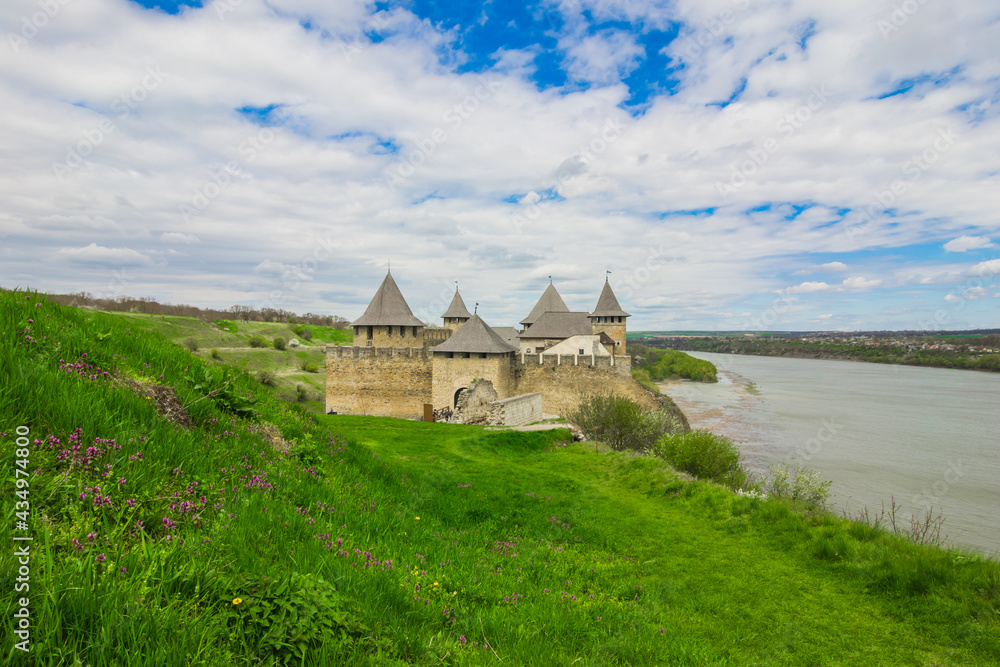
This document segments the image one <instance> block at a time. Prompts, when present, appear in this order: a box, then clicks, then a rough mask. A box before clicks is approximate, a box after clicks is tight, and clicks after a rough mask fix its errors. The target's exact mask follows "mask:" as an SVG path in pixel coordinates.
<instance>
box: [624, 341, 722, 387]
mask: <svg viewBox="0 0 1000 667" xmlns="http://www.w3.org/2000/svg"><path fill="white" fill-rule="evenodd" d="M631 354H632V358H633V360H635V361H633V365H632V367H633V369H634V370H633V371H632V372H633V376H634V375H635V372H636V370H638V371H641V372H646V373H648V374H649V378H650V380H651V381H653V382H655V381H659V380H669V379H676V378H685V379H688V380H698V381H700V382H716V381H717V379H718V378H717V375H718V370H717V369H716V368H715V365H714V364H712V363H711V362H708V361H705V360H703V359H695V358H694V357H692V356H691V355H689V354H685V353H684V352H681V351H680V350H658V349H656V348H652V347H645V346H643V345H638V344H633V345H632V347H631ZM639 381H640V382H641V381H642V380H639Z"/></svg>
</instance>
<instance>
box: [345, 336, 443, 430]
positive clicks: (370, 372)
mask: <svg viewBox="0 0 1000 667" xmlns="http://www.w3.org/2000/svg"><path fill="white" fill-rule="evenodd" d="M395 339H396V340H397V341H398V340H399V337H398V336H396V337H395ZM404 340H408V341H413V338H412V336H407V337H406V339H404ZM431 377H432V376H431V360H430V353H429V352H427V351H426V350H425V349H424V348H422V347H414V348H389V347H338V346H334V345H330V346H327V348H326V411H327V412H329V411H330V410H334V411H336V412H338V413H340V414H355V415H377V416H381V417H401V418H404V419H419V418H420V417H421V416H422V415H423V410H424V403H430V402H431V384H432V382H431Z"/></svg>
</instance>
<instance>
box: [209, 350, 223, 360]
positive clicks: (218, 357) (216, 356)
mask: <svg viewBox="0 0 1000 667" xmlns="http://www.w3.org/2000/svg"><path fill="white" fill-rule="evenodd" d="M211 354H212V358H213V359H215V360H216V361H222V355H221V354H220V353H219V348H217V347H213V348H212V352H211Z"/></svg>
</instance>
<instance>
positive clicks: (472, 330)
mask: <svg viewBox="0 0 1000 667" xmlns="http://www.w3.org/2000/svg"><path fill="white" fill-rule="evenodd" d="M431 351H432V352H471V353H474V354H479V353H483V352H485V353H493V354H502V353H504V352H516V351H517V348H516V347H514V346H513V345H508V344H507V343H506V342H505V341H504V339H503V338H501V337H500V335H499V334H498V333H497V332H496V331H494V330H493V329H491V328H490V327H489V326H488V325H487V324H486V322H483V318H481V317H479V315H473V316H472V318H471V319H470V320H469V321H468V322H466V323H465V324H463V325H462V326H461V328H459V330H458V331H456V332H455V333H453V334H452V335H451V338H449V339H448V340H446V341H445V342H443V343H441V344H440V345H437V346H435V347H432V348H431Z"/></svg>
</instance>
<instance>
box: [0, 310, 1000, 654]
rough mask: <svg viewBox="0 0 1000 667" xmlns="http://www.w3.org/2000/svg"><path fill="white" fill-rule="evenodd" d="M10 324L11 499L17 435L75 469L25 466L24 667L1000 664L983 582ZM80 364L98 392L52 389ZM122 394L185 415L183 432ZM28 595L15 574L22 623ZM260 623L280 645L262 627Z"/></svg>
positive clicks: (0, 417) (4, 398) (101, 324)
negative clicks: (155, 387)
mask: <svg viewBox="0 0 1000 667" xmlns="http://www.w3.org/2000/svg"><path fill="white" fill-rule="evenodd" d="M0 299H2V302H0V340H2V342H0V432H3V433H7V434H8V435H6V436H3V437H2V438H0V439H2V440H3V441H4V444H5V446H4V447H3V449H2V451H3V457H2V462H0V465H2V466H3V469H4V470H5V471H7V472H5V479H10V478H11V476H12V473H11V472H10V471H12V470H13V467H14V465H15V463H14V459H15V455H14V448H13V447H12V446H10V444H9V443H10V441H11V439H12V438H11V434H12V432H13V431H14V427H15V426H17V425H20V424H27V425H29V426H30V427H31V428H32V438H33V439H38V440H41V441H49V439H50V438H51V437H55V438H59V439H60V441H61V442H60V443H58V444H56V445H55V446H53V447H50V446H47V445H46V444H45V443H44V442H43V443H39V444H36V445H34V446H32V447H31V448H30V451H31V454H30V460H31V464H30V469H32V470H37V471H39V472H38V473H36V474H35V475H33V476H32V478H31V486H30V498H31V501H32V506H31V512H32V515H31V517H32V518H31V526H32V533H33V534H34V536H35V538H36V541H35V543H34V544H35V551H34V552H33V556H32V579H31V586H32V588H31V600H32V603H31V604H32V607H31V610H32V614H33V618H34V626H33V628H34V629H33V634H32V640H33V642H34V650H35V654H34V656H35V658H36V663H37V664H53V665H55V664H66V663H69V664H72V662H73V660H74V659H75V658H80V659H81V662H82V663H83V664H94V665H112V664H123V665H124V664H129V665H132V664H151V665H152V664H206V665H216V664H251V663H252V661H253V659H254V658H256V657H259V656H267V655H274V654H281V652H282V651H289V652H290V651H292V650H293V649H294V647H296V646H299V645H301V646H302V647H303V648H304V650H306V655H307V656H308V659H307V661H306V663H307V664H363V663H368V664H392V663H393V662H399V663H402V662H407V663H419V664H442V663H443V664H487V663H490V664H492V663H494V662H496V661H497V658H498V657H499V658H502V659H503V662H505V663H507V664H533V665H555V664H570V663H573V662H576V664H581V665H604V664H641V665H649V664H676V665H710V664H712V665H857V664H866V665H867V664H872V665H950V664H968V665H992V664H997V662H998V661H1000V621H998V611H1000V567H998V565H997V564H996V563H995V562H993V561H987V562H984V561H982V560H981V559H978V558H974V557H969V556H967V555H963V554H960V553H958V552H946V551H940V550H936V549H932V548H926V547H917V546H914V545H909V544H907V543H905V542H902V541H901V540H900V539H898V538H896V537H894V536H890V535H887V534H885V533H881V532H878V531H874V530H871V529H868V528H866V527H863V526H859V525H851V524H847V523H846V522H844V521H843V520H839V519H834V518H832V517H808V516H805V515H803V514H801V513H798V512H795V511H791V510H790V509H789V507H788V506H787V505H785V504H782V503H779V502H774V501H759V500H754V499H749V498H741V497H738V496H734V495H733V494H731V493H729V492H728V491H726V490H724V489H721V488H718V487H715V486H713V485H709V484H704V483H700V482H694V483H689V482H683V481H681V480H679V479H678V477H677V476H676V474H674V473H673V471H672V470H669V469H667V468H666V467H665V466H664V465H662V464H661V463H659V462H657V461H656V460H651V459H645V458H641V457H630V456H623V455H613V454H598V453H595V451H594V449H593V445H569V446H561V445H560V444H559V443H558V442H557V441H558V439H559V433H561V432H548V433H545V432H541V433H526V434H510V433H489V432H486V431H484V430H483V429H482V428H481V427H466V426H452V425H444V424H422V423H419V422H403V421H398V420H391V419H382V418H367V417H345V416H316V417H310V416H306V415H304V414H302V413H301V412H297V411H295V410H292V409H290V408H289V407H288V406H286V405H284V404H281V403H279V402H277V401H275V400H274V399H273V398H272V397H271V396H270V395H269V394H268V393H266V392H264V393H262V392H261V390H260V387H259V385H256V384H255V383H254V382H253V381H252V379H251V378H249V377H246V376H244V377H241V378H237V379H236V380H234V381H232V383H231V384H230V385H228V386H227V387H228V388H227V390H226V391H225V392H223V393H225V394H228V395H236V396H237V397H242V398H243V399H247V397H248V396H250V395H252V396H253V398H254V399H255V400H256V401H257V402H256V410H257V421H256V422H254V421H247V420H244V419H241V418H237V417H234V416H233V415H231V414H230V413H228V412H226V411H225V409H224V406H225V401H224V400H221V399H219V398H218V397H206V396H205V395H204V393H203V392H202V391H201V390H199V389H197V388H196V385H197V384H198V383H199V380H198V378H199V377H201V375H200V374H201V367H202V365H203V363H204V362H203V361H202V360H200V359H199V358H197V357H195V356H194V355H191V354H190V353H188V352H187V351H186V350H182V349H180V348H178V347H176V346H172V345H170V344H168V343H165V342H164V341H163V340H162V339H161V338H159V337H157V336H154V335H142V334H139V333H138V332H137V331H135V328H134V327H129V329H130V331H126V327H127V325H128V322H123V320H122V319H121V318H120V317H110V316H105V315H92V316H88V317H83V316H81V314H80V313H79V312H77V311H74V310H72V309H61V308H57V307H54V306H52V305H49V304H45V303H42V305H40V306H37V307H36V306H35V305H34V304H35V303H38V301H37V300H36V299H35V298H32V297H29V298H25V295H23V294H13V295H4V296H0ZM46 316H48V317H46ZM29 318H31V319H32V320H34V321H33V322H32V323H30V324H29V323H28V322H27V320H28V319H29ZM25 336H28V338H27V339H26V338H25ZM102 336H103V339H102V338H101V337H102ZM32 341H34V342H32ZM84 353H86V354H87V357H86V359H85V360H84V363H90V364H92V365H94V366H100V367H101V368H102V369H103V370H110V371H111V374H110V375H109V376H107V377H105V376H103V375H101V374H99V373H97V372H96V370H94V369H89V370H90V371H91V372H89V373H88V374H87V377H83V376H82V375H80V374H79V373H77V374H74V375H70V374H69V373H67V372H66V370H65V369H64V370H60V369H59V367H60V365H61V364H60V361H59V360H60V359H64V360H67V361H73V362H75V361H77V360H78V359H81V356H82V355H83V354H84ZM102 372H103V371H102ZM91 375H93V376H95V377H94V378H91V377H90V376H91ZM121 378H130V379H131V380H132V381H133V382H143V383H162V384H165V385H170V386H174V387H176V391H177V394H178V396H179V397H180V399H181V401H182V402H183V403H185V404H186V405H187V406H188V410H189V412H190V414H191V417H192V420H193V422H194V428H193V429H191V430H190V431H188V430H185V429H182V428H178V427H175V426H173V425H172V424H170V423H168V422H166V421H164V420H163V419H162V418H160V417H159V416H158V415H157V412H156V410H155V407H154V405H153V401H152V400H150V399H146V398H145V397H144V396H143V395H142V394H141V393H135V392H133V391H132V390H131V389H129V388H127V387H124V386H123V384H122V383H123V381H122V379H121ZM264 423H270V424H273V425H275V426H277V427H278V428H279V429H280V430H281V432H282V434H283V436H284V438H285V439H286V440H288V441H290V442H291V443H292V445H291V451H290V452H289V453H287V454H286V453H283V452H282V451H281V449H280V448H278V449H276V448H275V447H273V446H272V445H271V444H269V442H268V440H267V439H266V438H265V437H264V436H263V435H262V434H261V432H260V429H261V428H262V426H261V425H262V424H264ZM77 428H79V429H81V431H80V435H79V441H80V442H81V443H83V447H84V448H85V447H86V446H87V445H92V446H98V447H100V448H101V450H103V451H101V452H97V454H98V455H97V458H95V459H94V460H93V461H90V462H89V463H86V462H85V461H84V460H83V458H82V457H83V456H84V454H83V453H82V452H83V450H80V452H78V453H76V454H73V453H72V450H71V454H70V459H71V460H73V459H75V460H77V465H75V466H72V467H70V466H69V465H68V463H67V461H66V460H59V452H60V451H61V450H62V449H67V448H68V447H69V444H70V442H71V440H72V437H73V436H72V434H73V432H74V430H75V429H77ZM95 438H101V439H103V441H102V442H96V443H95ZM111 438H114V439H115V442H114V443H109V442H107V439H111ZM116 445H117V446H119V447H120V449H116V448H115V446H116ZM140 451H141V452H142V454H143V455H142V457H141V458H139V457H138V452H140ZM320 457H321V458H320ZM107 466H110V468H108V467H107ZM105 473H108V476H107V477H104V476H103V475H104V474H105ZM118 480H124V481H122V482H120V483H119V481H118ZM194 482H197V483H198V484H194ZM97 485H99V486H101V487H102V490H101V491H99V492H98V491H94V490H93V489H94V486H97ZM10 486H11V485H10V484H8V485H5V488H6V490H7V494H6V496H7V498H12V493H13V492H12V490H11V488H10ZM81 493H84V494H86V497H84V498H82V499H81V498H80V494H81ZM95 495H98V496H104V495H107V496H108V497H109V501H108V502H102V504H101V505H100V506H95V504H94V496H95ZM202 496H204V499H202ZM133 499H134V500H135V502H134V503H132V504H131V505H130V503H129V502H128V500H133ZM185 502H186V503H190V504H187V505H183V504H182V503H185ZM5 507H6V508H7V514H8V516H7V519H8V521H7V525H12V524H13V521H14V516H13V513H14V507H13V503H12V502H9V501H8V502H7V503H6V504H5ZM417 517H419V519H418V518H417ZM164 519H166V520H167V521H164ZM137 521H142V522H143V526H144V528H143V529H142V530H140V529H138V528H137V524H136V522H137ZM91 533H93V535H92V536H90V534H91ZM74 540H75V542H74ZM101 555H103V557H104V559H105V560H103V561H101V560H100V559H99V556H101ZM123 567H124V568H125V570H124V571H122V569H121V568H123ZM15 571H16V568H15V563H14V561H13V559H12V557H11V552H10V550H4V551H3V552H2V556H0V576H2V581H0V586H2V590H3V591H4V608H5V617H6V618H8V619H10V618H11V614H12V613H13V610H14V609H15V607H14V606H13V602H14V601H13V597H14V596H13V594H12V593H11V591H13V589H14V576H15V575H14V572H15ZM291 573H298V575H297V576H296V578H294V579H292V580H288V581H286V580H287V578H288V577H289V576H291ZM282 582H285V583H282ZM282 586H284V588H282ZM417 586H419V589H418V588H417ZM234 598H240V599H241V600H242V602H241V604H239V605H234V604H233V602H232V601H233V599H234ZM269 605H274V608H275V609H276V610H277V611H276V612H275V614H274V615H272V616H270V617H269V618H270V619H271V621H270V622H272V623H273V624H274V627H276V628H277V630H275V631H273V632H272V633H271V634H270V635H269V634H267V633H266V632H264V631H262V630H261V629H260V626H259V625H258V624H256V622H255V621H256V620H260V619H262V618H263V615H264V613H265V611H266V609H268V608H269ZM282 609H284V611H282ZM310 614H311V615H310ZM280 618H284V620H279V619H280ZM330 619H333V620H330ZM299 622H301V624H300V625H298V626H297V625H296V623H299ZM323 628H326V629H327V630H328V631H330V632H332V634H331V635H328V636H327V638H326V639H324V640H322V641H320V640H319V639H318V638H319V635H320V633H321V632H322V631H323ZM4 633H5V639H6V640H7V643H6V646H7V647H11V646H13V644H14V642H15V639H14V638H13V635H12V634H11V625H10V623H6V624H5V626H4ZM333 636H336V637H346V638H347V639H343V640H336V639H333V638H332V637H333ZM463 638H464V639H465V640H466V641H465V642H464V643H463V641H462V640H463ZM487 641H488V643H489V645H488V646H487V645H486V642H487ZM5 655H6V657H9V658H11V659H12V660H16V659H19V658H20V657H21V656H20V655H19V654H17V653H16V652H14V650H13V649H10V648H8V649H5Z"/></svg>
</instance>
